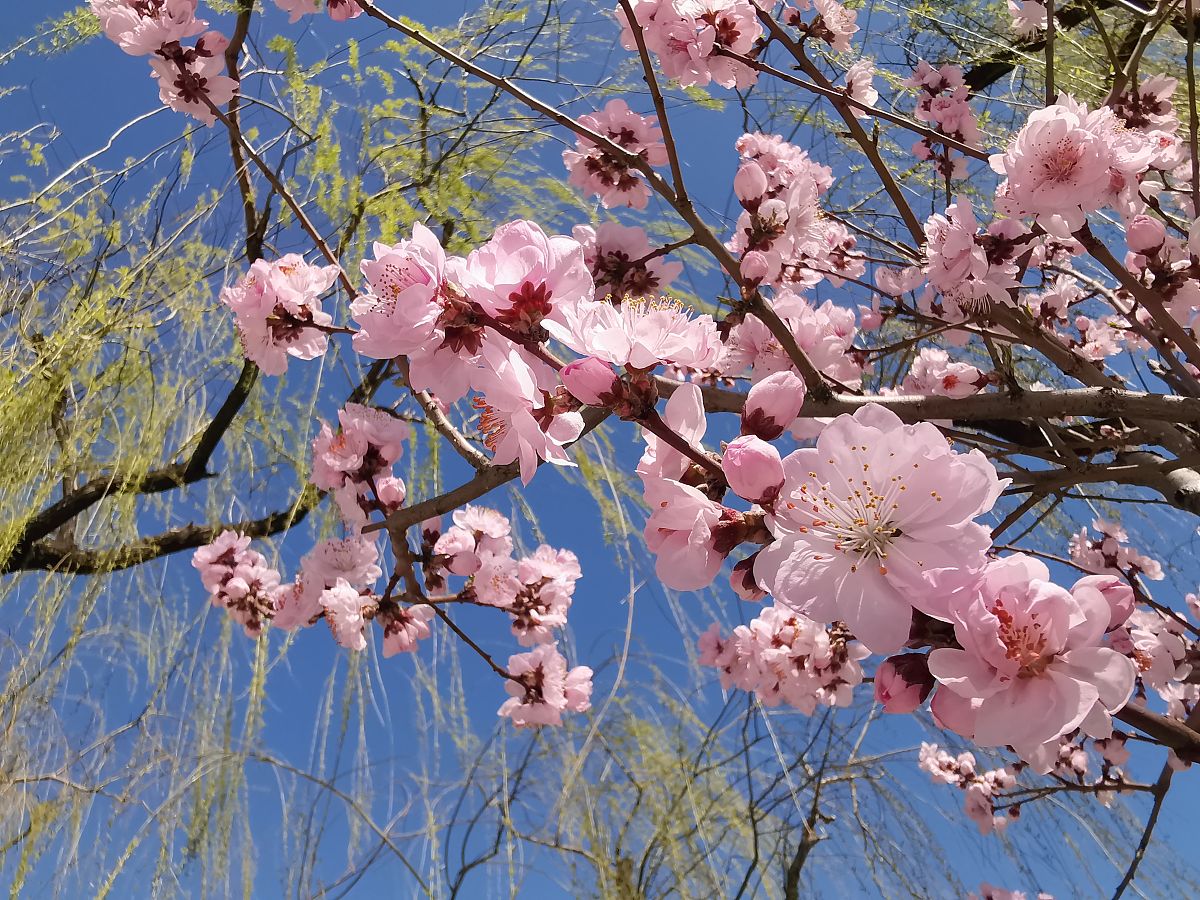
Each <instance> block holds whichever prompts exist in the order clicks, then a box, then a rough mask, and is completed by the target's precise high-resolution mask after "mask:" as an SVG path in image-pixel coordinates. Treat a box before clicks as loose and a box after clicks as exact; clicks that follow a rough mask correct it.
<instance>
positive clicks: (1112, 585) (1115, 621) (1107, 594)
mask: <svg viewBox="0 0 1200 900" xmlns="http://www.w3.org/2000/svg"><path fill="white" fill-rule="evenodd" d="M1087 588H1091V589H1092V590H1095V591H1098V592H1099V593H1100V594H1101V595H1102V596H1103V597H1104V599H1105V601H1106V602H1107V603H1108V609H1109V619H1108V628H1106V629H1105V630H1106V631H1112V630H1113V629H1114V628H1117V627H1119V626H1121V625H1124V624H1125V620H1126V619H1128V618H1129V617H1130V616H1131V615H1133V605H1134V595H1133V588H1131V587H1130V586H1129V585H1128V584H1126V583H1125V582H1124V581H1122V580H1121V579H1120V578H1118V577H1117V576H1116V575H1086V576H1084V577H1083V578H1080V579H1079V580H1078V581H1076V582H1075V584H1074V585H1073V586H1072V587H1071V593H1072V594H1075V593H1076V592H1078V591H1080V590H1085V589H1087Z"/></svg>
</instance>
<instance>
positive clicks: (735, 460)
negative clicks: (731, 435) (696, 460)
mask: <svg viewBox="0 0 1200 900" xmlns="http://www.w3.org/2000/svg"><path fill="white" fill-rule="evenodd" d="M721 468H722V469H723V470H724V472H725V479H726V480H727V481H728V482H729V486H730V487H731V488H733V492H734V493H735V494H737V495H738V496H739V497H742V498H743V499H745V500H749V501H750V502H751V503H767V502H770V501H772V500H774V499H775V498H776V497H777V496H779V489H780V488H781V487H782V486H783V460H781V459H780V458H779V451H778V450H776V449H775V448H774V447H773V446H772V445H770V444H768V443H767V442H766V441H764V440H763V439H762V438H759V437H755V436H754V435H752V434H747V435H743V436H742V437H740V438H737V439H736V440H734V441H733V442H731V443H730V444H729V446H727V447H726V448H725V456H724V458H723V459H722V460H721Z"/></svg>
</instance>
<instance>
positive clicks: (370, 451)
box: [312, 403, 409, 502]
mask: <svg viewBox="0 0 1200 900" xmlns="http://www.w3.org/2000/svg"><path fill="white" fill-rule="evenodd" d="M338 422H339V423H340V425H341V428H340V430H339V431H337V432H334V431H333V429H331V428H330V427H329V426H328V425H327V424H325V423H324V422H322V423H321V431H320V433H319V434H318V435H317V437H316V439H315V440H314V441H313V472H312V483H313V484H315V485H316V486H317V487H319V488H321V489H322V490H336V489H337V488H340V487H342V486H343V485H346V484H347V483H351V484H353V485H355V486H356V487H358V486H362V487H365V488H369V487H370V483H371V480H372V479H376V478H381V477H385V476H388V475H390V474H391V467H392V465H393V464H394V463H395V462H396V460H398V459H399V458H400V455H401V453H402V452H403V450H404V442H405V441H406V440H407V439H408V435H409V427H408V423H407V422H405V421H404V420H403V419H397V418H396V417H395V416H392V415H390V414H388V413H387V412H385V411H384V410H380V409H374V408H372V407H369V406H363V405H362V404H360V403H347V404H346V406H345V407H344V408H343V409H341V410H340V411H339V412H338ZM376 487H378V483H377V484H376ZM401 490H403V483H402V482H401ZM400 499H401V502H402V501H403V496H401V498H400Z"/></svg>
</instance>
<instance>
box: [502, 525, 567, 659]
mask: <svg viewBox="0 0 1200 900" xmlns="http://www.w3.org/2000/svg"><path fill="white" fill-rule="evenodd" d="M581 575H582V572H581V570H580V568H579V560H578V559H576V557H575V554H574V553H572V552H571V551H570V550H555V549H554V548H553V547H549V546H547V545H546V544H542V545H541V546H539V547H538V548H537V550H535V551H534V552H533V554H532V555H530V556H526V557H524V558H522V559H520V560H518V562H517V578H518V580H519V581H520V582H521V590H520V591H519V592H518V594H517V596H516V599H515V600H514V601H513V603H512V604H511V605H510V606H508V607H507V609H508V612H509V614H510V615H511V616H512V617H513V623H512V629H513V634H515V635H516V636H517V640H518V641H519V642H520V643H521V645H522V646H525V647H530V646H533V645H534V644H546V643H550V642H551V641H553V640H554V631H553V629H555V628H562V627H563V626H565V625H566V624H567V610H569V609H570V608H571V596H572V595H573V594H574V593H575V582H576V581H578V580H579V578H580V576H581Z"/></svg>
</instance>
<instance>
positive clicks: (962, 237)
mask: <svg viewBox="0 0 1200 900" xmlns="http://www.w3.org/2000/svg"><path fill="white" fill-rule="evenodd" d="M925 237H926V241H927V243H926V247H925V252H926V257H927V259H928V263H927V265H926V267H925V273H926V275H927V276H928V278H929V284H930V286H931V287H933V288H935V289H937V291H938V292H939V293H940V294H941V295H942V297H943V298H944V299H945V300H946V301H948V302H949V303H950V304H951V309H950V310H948V311H949V312H952V313H954V314H956V315H960V311H963V312H967V313H969V312H973V311H976V310H979V309H986V308H987V306H988V305H989V304H992V303H999V304H1002V303H1007V302H1008V292H1009V290H1010V289H1012V288H1015V287H1016V286H1017V280H1016V275H1017V264H1016V262H1015V256H1016V245H1015V244H1013V243H1012V241H1011V240H1005V238H1004V236H1003V231H1002V230H1001V229H1000V228H997V227H992V228H989V230H988V233H987V234H983V235H980V234H978V226H977V224H976V221H975V213H974V210H973V209H972V207H971V202H970V201H969V200H966V199H964V198H959V201H958V203H956V204H954V205H952V206H949V207H947V208H946V215H945V216H938V215H935V216H931V217H930V218H929V221H928V222H926V224H925Z"/></svg>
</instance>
